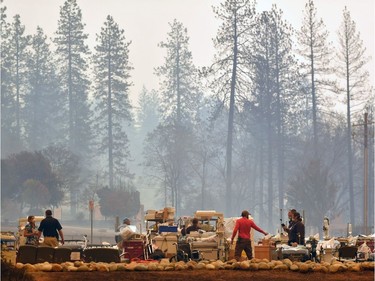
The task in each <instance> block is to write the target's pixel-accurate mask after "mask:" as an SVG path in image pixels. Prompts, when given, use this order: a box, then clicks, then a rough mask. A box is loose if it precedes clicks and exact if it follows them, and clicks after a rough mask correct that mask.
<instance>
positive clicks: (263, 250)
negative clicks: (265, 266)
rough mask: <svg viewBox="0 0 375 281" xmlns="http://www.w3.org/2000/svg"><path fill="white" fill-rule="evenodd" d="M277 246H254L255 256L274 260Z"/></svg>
mask: <svg viewBox="0 0 375 281" xmlns="http://www.w3.org/2000/svg"><path fill="white" fill-rule="evenodd" d="M275 250H276V248H275V247H271V246H263V245H262V246H260V245H259V246H258V245H256V246H254V257H255V258H257V259H268V260H269V261H271V260H272V258H273V256H274V254H273V252H275Z"/></svg>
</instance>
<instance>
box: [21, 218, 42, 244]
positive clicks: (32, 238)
mask: <svg viewBox="0 0 375 281" xmlns="http://www.w3.org/2000/svg"><path fill="white" fill-rule="evenodd" d="M27 221H28V223H27V224H26V225H25V229H24V231H23V236H25V237H26V244H27V245H38V241H39V240H38V230H37V227H36V225H35V217H34V216H28V217H27Z"/></svg>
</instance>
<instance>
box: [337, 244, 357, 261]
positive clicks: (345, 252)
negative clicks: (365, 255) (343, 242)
mask: <svg viewBox="0 0 375 281" xmlns="http://www.w3.org/2000/svg"><path fill="white" fill-rule="evenodd" d="M357 252H358V248H357V247H356V246H344V247H340V248H339V261H340V260H341V259H354V260H355V261H357Z"/></svg>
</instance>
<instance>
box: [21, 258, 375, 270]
mask: <svg viewBox="0 0 375 281" xmlns="http://www.w3.org/2000/svg"><path fill="white" fill-rule="evenodd" d="M374 267H375V262H373V261H369V262H354V261H342V262H340V261H337V260H333V261H332V262H331V263H328V262H321V263H315V262H312V261H307V262H298V261H291V260H290V259H283V260H272V261H269V260H267V259H255V258H254V259H252V260H245V261H241V262H237V261H236V260H231V261H227V262H223V261H220V260H217V261H206V260H204V261H200V262H195V261H189V262H183V261H180V262H169V260H168V259H163V260H161V261H142V260H140V261H132V262H130V263H103V262H97V263H95V262H91V263H84V262H82V261H76V262H64V263H61V264H57V263H48V262H45V263H38V264H22V263H17V264H16V268H17V269H22V270H25V271H26V272H38V271H43V272H91V271H93V272H95V271H99V272H111V271H173V270H177V271H179V270H204V269H206V270H253V271H255V270H281V271H283V270H284V271H286V270H290V271H295V272H303V273H306V272H324V273H335V272H344V271H354V272H359V271H363V270H372V271H374Z"/></svg>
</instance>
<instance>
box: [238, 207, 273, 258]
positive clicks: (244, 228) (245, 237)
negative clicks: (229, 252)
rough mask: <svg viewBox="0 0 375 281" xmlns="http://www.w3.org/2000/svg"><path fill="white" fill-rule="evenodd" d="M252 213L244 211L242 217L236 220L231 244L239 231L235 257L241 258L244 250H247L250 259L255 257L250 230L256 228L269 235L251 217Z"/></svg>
mask: <svg viewBox="0 0 375 281" xmlns="http://www.w3.org/2000/svg"><path fill="white" fill-rule="evenodd" d="M249 215H250V213H249V212H248V211H246V210H245V211H242V213H241V218H240V219H238V220H237V221H236V225H235V227H234V229H233V233H232V238H231V244H233V240H234V237H235V236H236V234H237V232H238V239H237V243H236V248H235V250H234V258H235V259H236V260H240V258H241V254H242V251H245V253H246V256H247V258H248V259H249V260H251V259H252V258H253V251H252V248H251V241H250V230H251V228H254V229H255V230H257V231H259V232H261V233H263V234H264V235H267V234H268V233H267V232H265V231H264V230H263V229H261V228H260V227H258V226H257V225H256V224H255V223H254V221H253V220H250V219H249Z"/></svg>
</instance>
